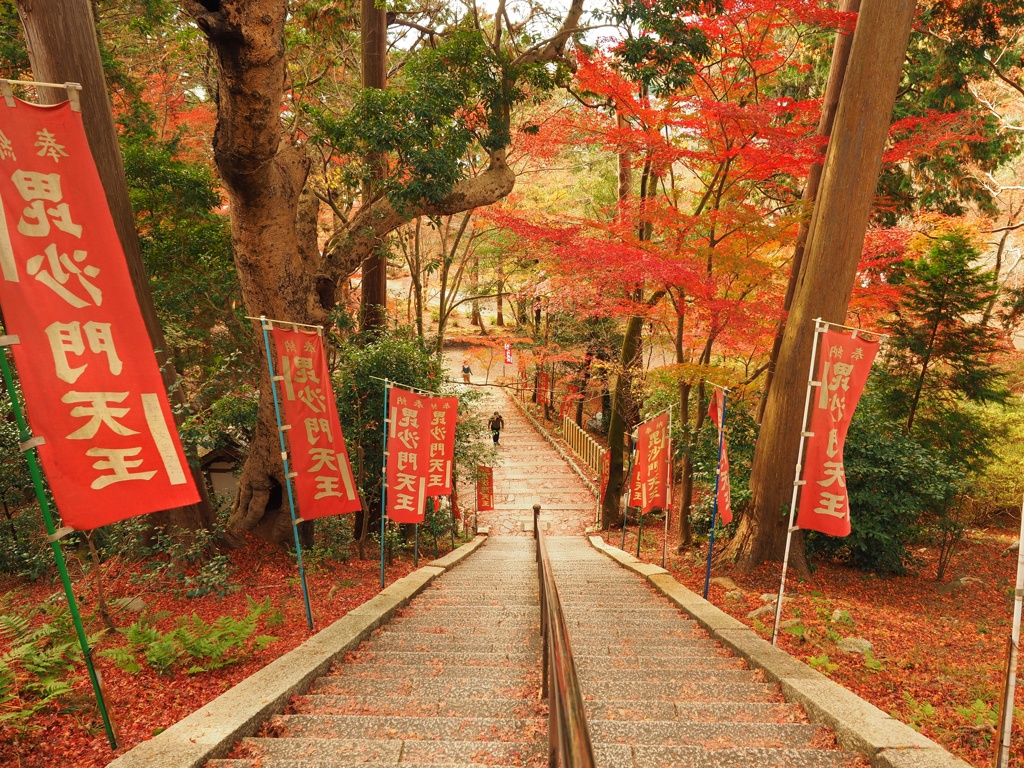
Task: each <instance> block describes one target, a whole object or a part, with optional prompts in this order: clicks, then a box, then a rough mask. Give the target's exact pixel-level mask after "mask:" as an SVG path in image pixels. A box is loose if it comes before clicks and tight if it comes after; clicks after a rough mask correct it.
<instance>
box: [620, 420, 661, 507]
mask: <svg viewBox="0 0 1024 768" xmlns="http://www.w3.org/2000/svg"><path fill="white" fill-rule="evenodd" d="M637 432H638V435H637V443H636V465H635V467H634V474H633V496H632V497H631V498H630V501H629V503H630V506H634V507H640V511H641V512H642V513H647V512H650V511H651V510H652V509H656V508H660V509H663V508H664V507H665V506H666V504H667V503H668V413H667V412H666V413H663V414H661V415H660V416H655V417H654V418H653V419H650V420H648V421H645V422H644V423H643V424H641V425H640V427H639V429H638V430H637Z"/></svg>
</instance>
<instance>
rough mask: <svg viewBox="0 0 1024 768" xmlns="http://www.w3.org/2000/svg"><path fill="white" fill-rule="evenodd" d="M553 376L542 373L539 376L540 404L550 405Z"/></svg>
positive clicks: (538, 394) (538, 397)
mask: <svg viewBox="0 0 1024 768" xmlns="http://www.w3.org/2000/svg"><path fill="white" fill-rule="evenodd" d="M550 391H551V374H550V373H544V372H543V371H541V372H540V373H538V374H537V402H538V403H540V404H542V405H543V404H544V403H550V402H551V398H550V395H549V393H550Z"/></svg>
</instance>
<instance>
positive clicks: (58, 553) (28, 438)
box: [0, 336, 117, 749]
mask: <svg viewBox="0 0 1024 768" xmlns="http://www.w3.org/2000/svg"><path fill="white" fill-rule="evenodd" d="M17 343H19V340H18V338H17V337H16V336H5V337H3V338H2V339H0V373H2V374H3V378H4V384H6V386H7V393H8V394H9V395H10V396H11V409H12V410H13V411H14V419H15V421H16V422H17V424H18V436H19V439H20V440H21V450H22V452H23V453H24V454H25V458H26V459H27V460H28V471H29V473H30V474H31V475H32V485H33V486H34V487H35V489H36V498H37V499H38V500H39V508H40V510H42V513H43V520H44V521H45V522H46V533H47V539H48V540H49V542H50V546H51V547H52V548H53V557H54V559H55V560H56V561H57V570H58V571H60V581H61V584H63V585H64V595H65V597H67V601H68V608H69V609H70V610H71V620H72V621H73V622H74V624H75V634H76V635H78V644H79V645H81V646H82V656H83V658H84V659H85V666H86V668H87V669H88V670H89V681H90V682H91V683H92V691H93V693H94V694H95V696H96V704H97V705H98V706H99V708H100V716H101V717H102V718H103V729H104V730H105V731H106V732H107V741H109V742H110V748H111V749H117V738H116V737H115V736H114V727H113V725H111V722H110V715H109V714H108V713H107V705H106V703H105V702H104V701H103V691H102V690H101V689H100V679H99V676H98V675H97V674H96V668H95V667H94V666H93V663H92V650H91V649H90V648H89V640H88V639H87V638H86V636H85V627H83V626H82V617H81V615H80V614H79V612H78V603H77V602H76V601H75V593H74V590H73V589H72V588H71V577H70V576H69V575H68V568H67V564H66V563H65V562H64V552H63V551H62V550H61V547H60V536H61V535H62V534H63V533H64V532H65V530H64V529H61V534H58V533H57V528H56V526H54V524H53V515H52V514H51V513H50V501H49V499H47V498H46V491H45V489H44V488H43V473H42V471H40V469H39V459H38V458H37V456H36V445H38V444H39V443H37V442H36V438H33V437H32V434H31V432H29V428H28V423H27V422H26V421H25V414H24V413H23V412H22V410H21V403H20V402H19V400H18V393H17V390H15V387H14V376H13V375H12V374H11V366H10V364H9V363H8V360H7V349H6V348H7V346H9V345H10V344H17Z"/></svg>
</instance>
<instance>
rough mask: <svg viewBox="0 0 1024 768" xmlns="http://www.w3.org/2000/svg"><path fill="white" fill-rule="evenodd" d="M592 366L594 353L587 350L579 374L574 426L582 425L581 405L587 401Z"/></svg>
mask: <svg viewBox="0 0 1024 768" xmlns="http://www.w3.org/2000/svg"><path fill="white" fill-rule="evenodd" d="M593 366H594V355H593V353H591V352H589V351H588V352H587V354H586V357H584V358H583V371H582V372H581V374H580V392H579V397H580V399H579V400H578V401H577V402H576V419H575V420H576V426H577V427H582V426H583V406H584V405H586V402H587V388H588V387H589V386H590V374H591V371H592V369H593Z"/></svg>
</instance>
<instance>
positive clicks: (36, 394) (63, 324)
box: [0, 99, 199, 530]
mask: <svg viewBox="0 0 1024 768" xmlns="http://www.w3.org/2000/svg"><path fill="white" fill-rule="evenodd" d="M0 304H2V306H3V313H4V320H5V322H6V324H7V327H6V332H7V333H8V334H12V335H16V336H18V338H19V339H20V343H18V344H15V345H13V346H12V347H11V349H12V351H13V353H14V361H15V363H16V364H17V366H18V373H19V375H20V378H21V384H22V390H23V393H24V397H25V404H26V407H27V411H28V419H29V422H30V424H31V427H32V431H33V434H34V435H35V436H37V437H40V438H42V439H43V440H44V441H45V442H44V443H42V444H41V445H39V447H38V448H39V458H40V460H41V461H42V464H43V468H44V470H45V471H46V475H47V478H48V479H49V482H50V488H51V489H52V491H53V496H54V499H55V500H56V502H57V508H58V509H59V511H60V515H61V518H62V520H63V522H64V524H65V525H67V526H70V527H71V528H75V529H77V530H91V529H93V528H97V527H99V526H101V525H106V524H107V523H112V522H115V521H117V520H124V519H126V518H129V517H134V516H135V515H142V514H146V513H148V512H156V511H158V510H162V509H168V508H170V507H178V506H183V505H187V504H194V503H195V502H197V501H199V493H198V491H197V490H196V487H195V484H194V482H193V480H192V476H191V474H190V472H189V467H188V463H187V462H186V460H185V455H184V453H183V452H182V449H181V443H180V441H179V439H178V434H177V430H176V429H175V426H174V419H173V416H172V414H171V409H170V406H169V404H168V402H167V395H166V389H165V387H164V383H163V380H162V379H161V376H160V370H159V368H158V366H157V361H156V356H155V355H154V354H153V347H152V344H151V342H150V339H149V335H148V333H147V332H146V326H145V324H144V322H143V319H142V313H141V312H140V310H139V306H138V304H137V302H136V299H135V291H134V288H133V287H132V281H131V278H130V276H129V274H128V267H127V264H126V262H125V257H124V251H123V250H122V248H121V243H120V241H119V240H118V237H117V232H116V231H115V229H114V222H113V219H112V218H111V216H110V211H109V209H108V208H107V198H106V195H105V193H104V191H103V186H102V184H101V182H100V179H99V175H98V174H97V172H96V166H95V163H94V162H93V159H92V155H91V154H90V152H89V144H88V142H87V141H86V136H85V130H84V128H83V127H82V115H81V113H79V112H75V111H73V110H72V108H71V105H70V104H69V103H67V102H65V103H64V104H60V105H58V106H55V107H41V106H37V105H34V104H28V103H26V102H24V101H20V100H17V99H15V100H14V101H13V106H12V105H11V103H10V102H6V100H0Z"/></svg>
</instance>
